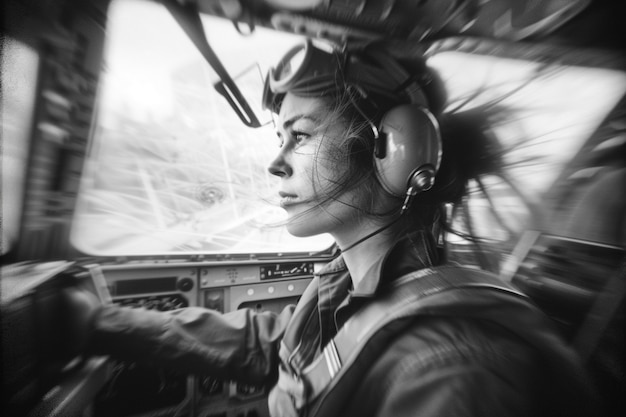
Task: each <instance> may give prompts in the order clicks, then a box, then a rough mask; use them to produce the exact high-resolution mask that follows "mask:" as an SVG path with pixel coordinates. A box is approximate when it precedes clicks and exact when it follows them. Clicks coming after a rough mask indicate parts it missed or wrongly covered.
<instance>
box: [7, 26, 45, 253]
mask: <svg viewBox="0 0 626 417" xmlns="http://www.w3.org/2000/svg"><path fill="white" fill-rule="evenodd" d="M1 61H2V94H1V95H2V121H1V123H0V125H1V126H2V136H1V137H2V139H1V140H2V145H1V153H2V164H1V166H2V193H1V195H0V200H1V201H2V213H1V216H0V217H1V227H0V230H2V244H1V245H2V246H0V248H1V249H2V250H1V253H2V254H5V253H7V252H8V251H9V250H10V249H11V247H12V246H13V245H14V244H15V242H16V241H17V238H18V233H19V228H20V220H21V217H22V216H21V214H22V204H23V195H24V183H25V176H26V166H27V159H28V148H29V143H30V141H29V138H30V130H31V123H32V116H33V111H34V109H35V88H36V85H37V70H38V66H39V56H38V55H37V53H36V52H35V51H34V50H33V49H32V48H30V47H28V46H27V45H25V44H23V43H21V42H19V41H16V40H14V39H11V38H9V37H6V38H4V39H3V41H2V60H1Z"/></svg>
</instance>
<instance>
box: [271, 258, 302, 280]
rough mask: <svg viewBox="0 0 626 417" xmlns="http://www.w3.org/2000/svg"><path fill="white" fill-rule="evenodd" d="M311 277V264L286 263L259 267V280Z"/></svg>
mask: <svg viewBox="0 0 626 417" xmlns="http://www.w3.org/2000/svg"><path fill="white" fill-rule="evenodd" d="M307 275H313V262H287V263H280V264H273V265H263V266H261V279H262V280H264V279H276V278H287V277H295V276H307Z"/></svg>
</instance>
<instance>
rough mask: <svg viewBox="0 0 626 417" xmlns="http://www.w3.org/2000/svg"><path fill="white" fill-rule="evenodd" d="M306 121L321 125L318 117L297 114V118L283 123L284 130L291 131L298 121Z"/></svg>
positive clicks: (294, 117)
mask: <svg viewBox="0 0 626 417" xmlns="http://www.w3.org/2000/svg"><path fill="white" fill-rule="evenodd" d="M304 119H308V120H310V121H312V122H313V123H319V122H320V121H321V119H320V118H318V117H316V116H315V115H310V114H296V115H295V116H293V117H291V118H290V119H288V120H285V121H284V122H283V129H284V130H287V129H289V128H290V127H291V126H292V125H293V124H294V123H296V122H297V121H298V120H304Z"/></svg>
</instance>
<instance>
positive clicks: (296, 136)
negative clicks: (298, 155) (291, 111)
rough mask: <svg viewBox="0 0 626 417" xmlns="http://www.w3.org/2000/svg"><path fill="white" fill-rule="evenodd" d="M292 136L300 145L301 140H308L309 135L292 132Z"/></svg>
mask: <svg viewBox="0 0 626 417" xmlns="http://www.w3.org/2000/svg"><path fill="white" fill-rule="evenodd" d="M292 136H293V139H294V141H295V142H296V143H300V142H302V141H303V140H306V139H308V138H309V136H310V135H309V134H307V133H304V132H293V133H292Z"/></svg>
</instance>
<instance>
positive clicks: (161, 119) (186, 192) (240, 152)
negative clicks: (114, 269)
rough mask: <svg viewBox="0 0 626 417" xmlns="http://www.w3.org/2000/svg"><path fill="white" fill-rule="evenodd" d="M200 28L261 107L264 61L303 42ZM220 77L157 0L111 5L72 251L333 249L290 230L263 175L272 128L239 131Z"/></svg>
mask: <svg viewBox="0 0 626 417" xmlns="http://www.w3.org/2000/svg"><path fill="white" fill-rule="evenodd" d="M203 23H204V27H205V30H206V33H207V37H208V39H209V42H210V43H211V46H212V47H213V48H214V50H215V51H216V53H217V55H218V56H219V57H220V59H221V60H222V62H223V64H224V65H225V67H226V68H227V69H228V71H229V73H230V74H231V75H233V76H238V75H239V76H241V77H242V79H245V82H246V85H247V87H248V90H249V89H250V88H252V87H257V91H256V92H255V94H254V95H255V96H256V97H255V100H256V102H259V103H260V101H261V92H262V90H261V88H262V81H263V80H262V74H264V73H265V71H266V70H267V65H269V64H273V63H274V62H276V61H277V60H278V59H279V58H280V56H282V54H283V53H284V52H285V51H286V50H287V49H288V48H289V47H290V46H292V45H294V44H295V43H296V42H300V41H301V38H298V37H295V36H290V35H287V34H282V33H279V32H274V31H269V30H263V29H262V28H257V29H256V30H255V31H254V33H252V34H251V35H246V36H243V35H241V34H240V33H238V32H237V30H236V28H235V27H234V26H233V24H232V23H230V22H228V21H225V20H221V19H215V18H205V17H203ZM255 64H258V65H259V66H256V65H255ZM217 80H218V77H217V75H216V74H215V73H214V72H213V70H212V69H211V67H210V65H209V64H208V63H207V62H206V61H205V60H204V58H203V57H202V56H201V54H200V53H199V52H198V50H197V49H196V48H195V46H194V45H193V44H192V43H191V41H190V40H189V38H187V36H186V35H185V34H184V32H183V31H182V29H181V28H180V27H179V26H178V24H177V23H176V21H175V20H174V19H173V17H172V16H171V15H170V14H169V13H168V12H167V11H166V9H165V8H164V7H162V5H160V4H155V3H152V2H141V1H129V0H124V1H119V2H115V3H113V5H112V6H111V8H110V10H109V15H108V23H107V47H106V53H105V62H104V66H103V73H102V77H101V80H100V92H99V95H98V109H97V117H96V121H95V129H94V132H93V135H92V143H91V149H90V151H89V155H88V158H87V161H86V165H85V170H84V174H83V183H82V185H81V190H80V195H79V204H78V208H77V215H76V218H75V222H74V225H73V229H72V240H73V243H74V245H75V246H76V247H77V248H79V249H80V250H81V251H83V252H86V253H90V254H97V255H154V254H173V253H174V254H175V253H205V254H212V253H215V254H224V253H228V254H236V253H283V252H316V251H320V250H324V249H326V248H328V247H329V246H330V245H331V244H332V239H331V238H330V236H329V235H322V236H317V237H312V238H294V237H292V236H291V235H289V234H288V233H287V231H286V229H285V227H284V221H285V216H284V212H283V210H282V209H281V208H280V207H278V204H277V200H278V195H277V186H278V179H277V178H276V177H274V176H272V175H271V174H270V173H269V172H268V171H267V166H268V164H269V162H270V161H271V160H272V158H273V157H274V156H275V154H276V152H278V147H277V145H278V141H277V139H276V133H275V131H274V128H273V126H272V125H271V124H270V125H267V126H265V127H263V128H259V129H251V128H248V127H246V126H245V125H244V124H243V123H242V122H241V121H240V120H239V119H238V118H237V116H236V114H235V113H234V111H233V110H232V109H231V108H230V106H229V105H228V104H227V102H226V101H225V99H224V98H223V97H222V96H220V95H218V93H217V92H216V91H215V89H214V88H213V84H214V83H215V82H216V81H217ZM250 80H252V81H250ZM255 80H256V81H255ZM268 119H269V118H268Z"/></svg>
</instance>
